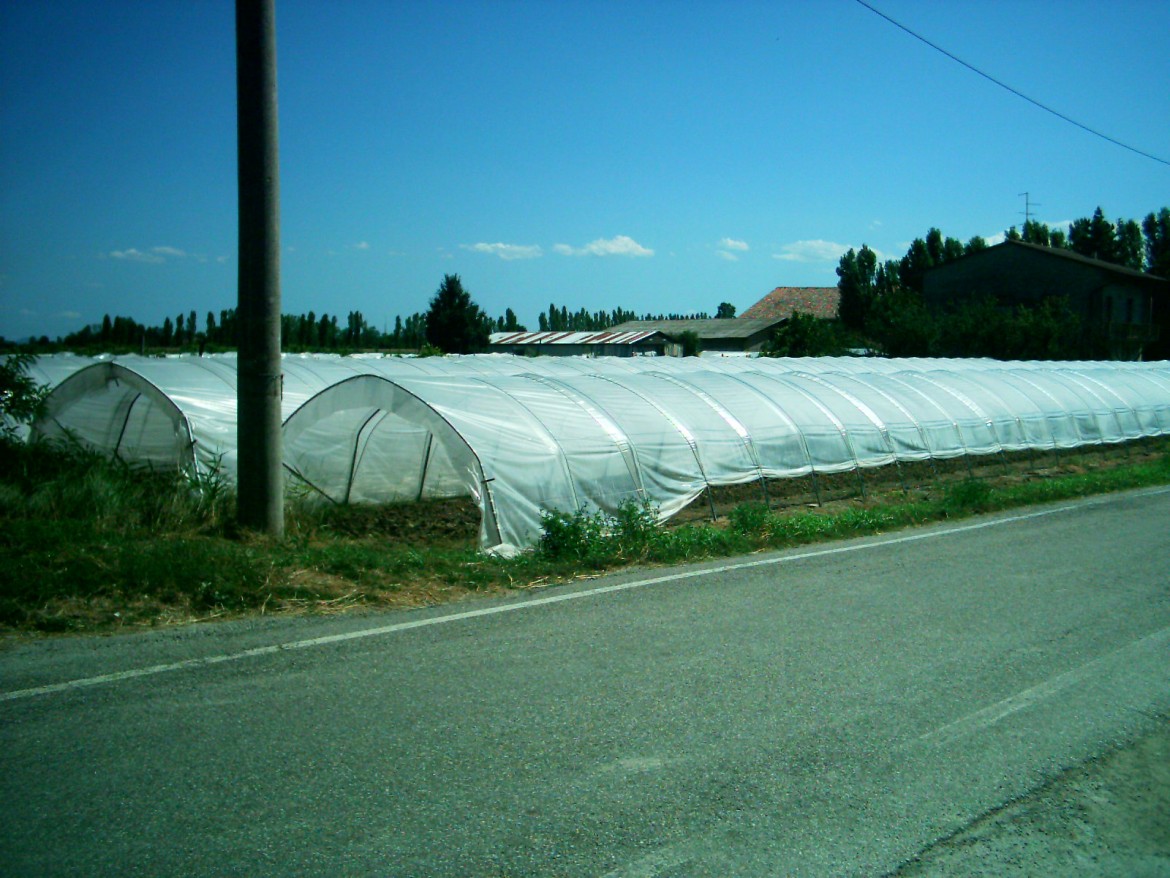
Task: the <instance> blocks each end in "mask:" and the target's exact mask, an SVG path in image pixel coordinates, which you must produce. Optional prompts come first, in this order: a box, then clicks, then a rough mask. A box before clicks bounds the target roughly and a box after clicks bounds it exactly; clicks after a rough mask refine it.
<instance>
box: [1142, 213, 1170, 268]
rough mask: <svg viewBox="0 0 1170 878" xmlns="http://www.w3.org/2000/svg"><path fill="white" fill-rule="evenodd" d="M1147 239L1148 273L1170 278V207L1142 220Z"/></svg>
mask: <svg viewBox="0 0 1170 878" xmlns="http://www.w3.org/2000/svg"><path fill="white" fill-rule="evenodd" d="M1142 233H1143V234H1144V236H1145V239H1146V271H1148V272H1149V273H1150V274H1156V275H1157V276H1158V277H1165V278H1170V207H1163V208H1162V209H1161V210H1160V211H1158V213H1157V214H1153V213H1151V214H1150V215H1149V216H1147V217H1146V218H1145V219H1144V220H1142Z"/></svg>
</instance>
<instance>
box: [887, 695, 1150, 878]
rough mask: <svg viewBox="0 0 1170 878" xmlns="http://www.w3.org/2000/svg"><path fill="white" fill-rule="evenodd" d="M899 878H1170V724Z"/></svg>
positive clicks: (1079, 770)
mask: <svg viewBox="0 0 1170 878" xmlns="http://www.w3.org/2000/svg"><path fill="white" fill-rule="evenodd" d="M893 875H894V876H895V878H925V876H930V878H951V876H955V878H958V876H964V878H966V876H981V875H986V876H999V878H1012V876H1034V875H1076V876H1085V878H1106V876H1109V878H1115V876H1122V875H1124V876H1128V878H1165V876H1170V720H1168V719H1167V718H1162V719H1161V720H1160V722H1159V724H1158V727H1157V728H1156V730H1155V731H1153V732H1151V733H1150V734H1148V735H1146V736H1145V737H1143V738H1140V739H1139V740H1137V741H1136V742H1134V743H1133V744H1131V745H1129V746H1128V747H1124V748H1121V749H1118V750H1114V751H1112V752H1110V753H1107V754H1106V755H1104V756H1102V757H1101V758H1099V759H1095V760H1092V761H1090V762H1088V763H1085V764H1083V765H1080V766H1078V767H1076V768H1073V769H1070V770H1068V771H1066V772H1064V773H1063V774H1062V775H1060V776H1059V777H1057V778H1055V779H1054V780H1053V781H1051V782H1050V783H1048V784H1046V785H1045V786H1043V787H1041V788H1040V789H1038V790H1036V791H1035V792H1033V793H1032V794H1030V795H1028V796H1025V797H1024V798H1022V799H1019V800H1017V801H1015V802H1011V803H1009V804H1008V805H1005V806H1004V807H1002V808H1000V809H997V810H996V811H993V812H991V813H989V814H987V815H985V816H984V817H982V818H980V819H979V820H977V821H976V822H975V823H973V824H971V825H970V826H968V827H967V828H966V829H964V830H963V831H961V832H959V833H957V834H955V835H954V836H951V837H950V838H947V839H944V840H943V841H941V842H939V843H938V844H936V845H934V846H932V847H930V848H928V849H927V850H925V851H923V852H922V854H921V855H920V856H918V857H917V858H916V859H915V860H913V861H912V862H910V863H908V864H907V865H905V866H904V867H903V868H901V869H899V870H898V871H896V872H894V873H893Z"/></svg>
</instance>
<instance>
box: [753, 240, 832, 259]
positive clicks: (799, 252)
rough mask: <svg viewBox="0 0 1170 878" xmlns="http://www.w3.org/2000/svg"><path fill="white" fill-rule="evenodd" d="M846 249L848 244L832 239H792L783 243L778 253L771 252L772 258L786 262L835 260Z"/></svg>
mask: <svg viewBox="0 0 1170 878" xmlns="http://www.w3.org/2000/svg"><path fill="white" fill-rule="evenodd" d="M848 249H849V245H848V244H836V243H834V242H833V241H821V240H819V239H818V240H815V241H793V242H792V243H791V244H785V245H783V246H782V247H781V248H780V252H779V253H773V254H772V258H773V259H783V260H785V261H787V262H837V261H839V260H840V259H841V257H842V256H843V255H844V254H845V252H846V251H847V250H848Z"/></svg>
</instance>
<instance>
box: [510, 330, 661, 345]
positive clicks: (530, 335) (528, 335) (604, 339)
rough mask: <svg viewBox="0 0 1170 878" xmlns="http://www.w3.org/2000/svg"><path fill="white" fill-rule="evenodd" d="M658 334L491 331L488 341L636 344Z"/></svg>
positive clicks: (643, 331)
mask: <svg viewBox="0 0 1170 878" xmlns="http://www.w3.org/2000/svg"><path fill="white" fill-rule="evenodd" d="M654 335H658V332H657V331H655V330H639V331H635V332H629V331H627V332H615V331H614V330H612V329H605V330H601V331H598V332H493V333H492V334H491V336H490V338H489V341H490V343H491V344H493V345H529V344H530V345H540V344H575V345H598V344H622V345H629V344H637V343H638V342H640V341H644V340H645V339H648V338H650V337H651V336H654Z"/></svg>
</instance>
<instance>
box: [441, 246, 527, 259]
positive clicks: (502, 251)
mask: <svg viewBox="0 0 1170 878" xmlns="http://www.w3.org/2000/svg"><path fill="white" fill-rule="evenodd" d="M459 246H460V247H462V248H463V249H464V250H470V251H471V252H473V253H487V254H490V255H493V256H499V257H500V258H501V259H504V260H509V261H510V260H513V259H537V258H539V257H541V256H543V255H544V251H543V250H541V249H540V245H538V244H499V243H497V244H484V243H479V244H460V245H459Z"/></svg>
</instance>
